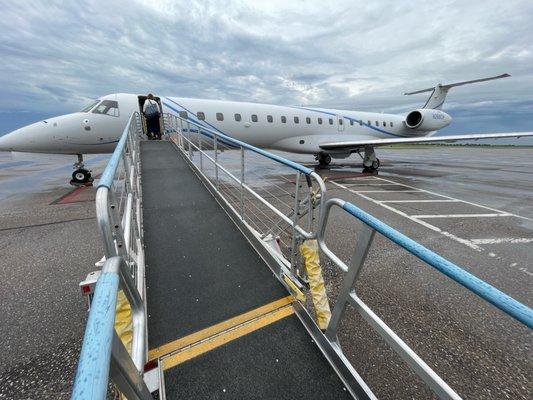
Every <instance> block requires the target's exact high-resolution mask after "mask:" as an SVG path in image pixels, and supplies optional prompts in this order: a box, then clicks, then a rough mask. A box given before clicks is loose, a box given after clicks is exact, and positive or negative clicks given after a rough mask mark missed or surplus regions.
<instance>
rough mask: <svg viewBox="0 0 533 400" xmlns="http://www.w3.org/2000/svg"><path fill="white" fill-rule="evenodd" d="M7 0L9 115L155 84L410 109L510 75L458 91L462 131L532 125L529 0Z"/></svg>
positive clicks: (181, 90)
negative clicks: (468, 82) (443, 91)
mask: <svg viewBox="0 0 533 400" xmlns="http://www.w3.org/2000/svg"><path fill="white" fill-rule="evenodd" d="M2 2H3V4H2V18H1V19H0V30H1V31H2V35H1V36H0V56H1V57H2V62H1V63H0V85H1V87H2V91H1V94H0V109H2V110H3V111H8V112H13V113H17V112H21V111H35V112H49V113H58V114H59V113H63V112H67V111H71V110H74V109H77V108H79V107H80V106H81V104H82V103H84V102H86V101H88V100H89V99H91V98H94V97H99V96H101V95H104V94H108V93H113V92H148V91H152V92H155V93H160V94H164V95H175V96H189V97H206V98H217V99H233V100H246V101H258V102H270V103H279V104H308V105H322V106H326V107H327V106H331V107H342V108H350V109H361V110H373V111H378V112H379V111H385V112H389V111H390V112H405V111H406V110H409V109H410V108H414V107H417V106H419V105H421V104H423V102H424V101H425V97H424V96H423V95H421V96H411V97H406V96H402V93H403V92H404V91H407V90H416V89H420V88H424V87H428V86H433V85H434V84H435V83H438V82H452V81H456V80H463V79H470V78H477V77H482V76H485V75H494V74H499V73H503V72H509V73H511V74H512V75H513V78H511V79H506V80H503V81H499V82H493V83H488V84H480V85H476V86H471V87H463V88H457V89H455V90H453V91H452V92H451V93H450V96H449V102H448V103H447V110H449V111H450V113H452V115H453V116H454V117H455V119H456V122H457V123H456V124H455V128H453V129H459V130H461V131H471V130H473V128H472V127H475V130H479V129H484V130H487V131H495V130H502V129H503V130H511V129H516V128H519V129H531V128H532V126H531V125H532V124H530V122H529V121H530V119H531V111H530V110H531V106H532V105H533V97H532V92H533V90H532V89H533V70H531V68H530V66H531V65H532V64H533V45H532V44H531V38H532V37H533V24H531V23H530V19H529V16H531V15H533V3H532V2H531V1H529V0H523V1H520V0H510V1H506V2H500V1H481V0H478V1H469V2H462V1H450V0H448V1H441V2H438V3H436V2H430V1H412V2H397V1H379V2H377V1H376V2H365V1H353V0H352V1H338V2H331V3H332V4H329V3H327V4H325V3H324V2H322V1H292V2H287V1H280V0H274V1H269V2H244V1H224V0H220V1H214V0H212V1H192V2H190V1H187V2H185V1H183V2H176V1H171V0H168V1H164V0H161V1H155V2H146V1H95V0H90V1H84V2H82V3H80V2H76V1H71V2H64V1H46V2H45V1H42V2H7V1H2ZM495 121H497V123H496V122H495ZM506 121H507V122H508V123H507V124H506V123H505V122H506ZM496 127H497V128H498V129H496ZM450 129H452V128H450Z"/></svg>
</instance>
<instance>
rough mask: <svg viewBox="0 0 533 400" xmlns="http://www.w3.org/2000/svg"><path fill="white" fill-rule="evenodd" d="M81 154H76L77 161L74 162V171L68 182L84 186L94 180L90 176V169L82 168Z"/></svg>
mask: <svg viewBox="0 0 533 400" xmlns="http://www.w3.org/2000/svg"><path fill="white" fill-rule="evenodd" d="M84 166H85V165H84V164H83V155H82V154H78V161H77V162H75V163H74V169H75V171H74V172H73V173H72V180H71V181H70V184H71V185H73V186H84V185H87V184H90V183H92V181H93V180H94V179H93V178H92V176H91V171H89V170H87V169H85V168H84Z"/></svg>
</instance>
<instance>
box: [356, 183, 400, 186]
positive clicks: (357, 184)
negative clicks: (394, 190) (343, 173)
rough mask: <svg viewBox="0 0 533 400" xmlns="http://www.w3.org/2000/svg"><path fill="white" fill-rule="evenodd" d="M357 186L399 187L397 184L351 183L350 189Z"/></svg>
mask: <svg viewBox="0 0 533 400" xmlns="http://www.w3.org/2000/svg"><path fill="white" fill-rule="evenodd" d="M355 186H399V185H398V184H397V183H356V184H353V183H350V187H355Z"/></svg>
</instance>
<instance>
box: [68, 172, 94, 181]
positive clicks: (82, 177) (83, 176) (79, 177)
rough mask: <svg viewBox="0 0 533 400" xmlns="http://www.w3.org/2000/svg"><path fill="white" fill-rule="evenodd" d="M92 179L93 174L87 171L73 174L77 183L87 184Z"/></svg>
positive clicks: (73, 178)
mask: <svg viewBox="0 0 533 400" xmlns="http://www.w3.org/2000/svg"><path fill="white" fill-rule="evenodd" d="M90 179H91V173H90V172H89V171H87V170H86V169H77V170H76V171H74V172H73V173H72V180H73V181H74V182H75V183H87V182H89V180H90Z"/></svg>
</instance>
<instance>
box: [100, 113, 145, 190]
mask: <svg viewBox="0 0 533 400" xmlns="http://www.w3.org/2000/svg"><path fill="white" fill-rule="evenodd" d="M135 114H136V113H133V114H131V116H130V119H129V120H128V123H127V124H126V127H125V128H124V130H123V131H122V136H121V137H120V140H119V141H118V143H117V147H115V151H113V154H112V155H111V158H110V159H109V162H108V163H107V167H106V168H105V170H104V173H103V174H102V176H101V177H100V181H99V182H98V187H99V188H100V187H106V188H108V189H111V185H112V184H113V179H114V178H115V172H116V171H117V167H118V163H119V162H120V157H122V152H123V151H124V147H125V146H126V142H127V140H128V134H129V130H130V125H131V122H132V121H133V117H134V116H135Z"/></svg>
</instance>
